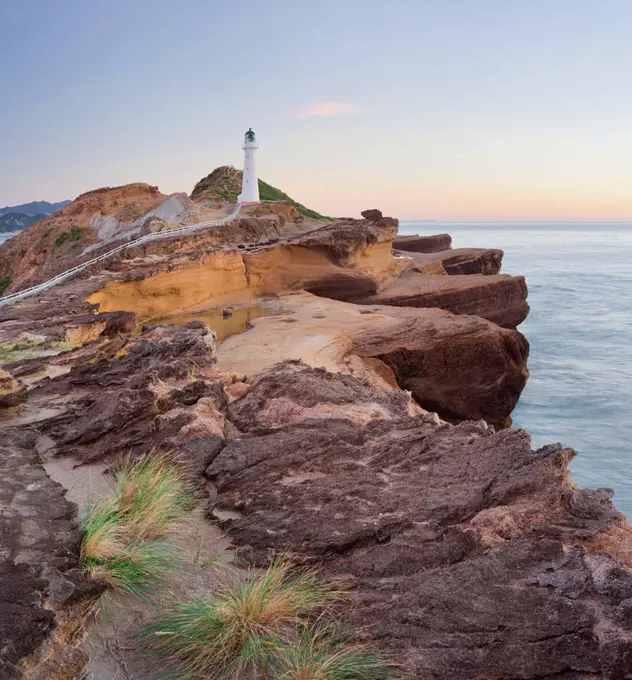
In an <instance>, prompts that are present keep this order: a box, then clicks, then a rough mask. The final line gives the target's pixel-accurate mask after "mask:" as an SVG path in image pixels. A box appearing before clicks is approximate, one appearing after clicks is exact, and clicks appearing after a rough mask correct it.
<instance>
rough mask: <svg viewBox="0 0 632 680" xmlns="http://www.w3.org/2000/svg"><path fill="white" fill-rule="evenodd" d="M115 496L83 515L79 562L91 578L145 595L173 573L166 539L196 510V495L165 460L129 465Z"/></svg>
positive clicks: (118, 477) (121, 474)
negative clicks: (169, 573) (156, 583)
mask: <svg viewBox="0 0 632 680" xmlns="http://www.w3.org/2000/svg"><path fill="white" fill-rule="evenodd" d="M112 492H113V493H112V496H111V497H108V498H106V499H103V500H101V501H98V502H97V503H94V504H93V505H91V506H90V507H89V508H88V510H87V512H86V513H85V517H84V518H83V521H82V523H81V528H82V529H83V531H84V535H83V539H82V542H81V550H80V562H81V564H82V566H83V567H84V568H86V569H87V570H88V572H89V574H90V576H91V577H92V578H94V579H98V580H101V581H104V582H105V583H106V584H107V585H108V586H110V587H112V588H114V589H116V590H121V591H125V592H129V593H133V594H136V595H142V594H143V593H145V592H146V591H147V589H148V588H149V587H150V586H151V584H152V583H154V582H155V581H157V580H160V579H161V578H163V577H164V575H165V574H166V573H167V572H168V571H170V570H171V569H172V568H173V567H174V564H175V562H176V557H177V556H176V554H175V551H174V550H173V548H172V547H171V545H170V543H169V541H168V540H167V538H168V535H169V534H170V532H171V531H172V530H173V528H174V527H175V525H176V524H177V522H178V521H179V520H180V519H181V518H182V517H183V515H184V514H185V513H186V512H188V511H189V510H190V509H192V506H193V502H194V493H193V492H192V491H191V489H190V487H189V485H188V483H187V482H186V479H185V476H184V474H183V472H182V471H180V470H179V469H178V468H176V467H175V466H174V465H172V464H171V463H169V462H168V460H167V459H166V458H165V457H155V458H145V459H141V460H131V459H130V460H128V461H127V462H125V463H124V464H123V466H122V467H121V468H120V469H119V470H118V471H117V472H116V474H115V476H114V480H113V484H112Z"/></svg>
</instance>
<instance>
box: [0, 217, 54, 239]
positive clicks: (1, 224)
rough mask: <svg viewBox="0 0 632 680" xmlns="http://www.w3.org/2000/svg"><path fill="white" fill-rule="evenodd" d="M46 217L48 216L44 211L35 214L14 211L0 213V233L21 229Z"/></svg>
mask: <svg viewBox="0 0 632 680" xmlns="http://www.w3.org/2000/svg"><path fill="white" fill-rule="evenodd" d="M46 217H48V215H45V214H44V213H38V214H37V215H24V214H21V213H16V212H10V213H4V214H0V234H6V233H8V232H12V231H22V230H23V229H26V228H27V227H30V226H31V225H32V224H35V222H39V221H40V220H43V219H45V218H46Z"/></svg>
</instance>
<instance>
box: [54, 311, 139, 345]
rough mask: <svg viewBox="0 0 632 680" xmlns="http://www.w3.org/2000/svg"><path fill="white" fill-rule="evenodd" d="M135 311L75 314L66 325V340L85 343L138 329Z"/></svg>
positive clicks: (73, 342)
mask: <svg viewBox="0 0 632 680" xmlns="http://www.w3.org/2000/svg"><path fill="white" fill-rule="evenodd" d="M136 323H137V322H136V314H134V312H103V313H102V314H85V315H82V316H74V317H72V318H71V319H69V320H67V323H66V325H65V336H64V339H65V340H66V342H70V343H72V344H83V343H85V342H89V341H90V340H96V339H97V338H99V337H101V336H102V335H103V336H106V337H111V336H114V335H117V334H119V333H123V334H127V333H132V332H133V331H134V330H136Z"/></svg>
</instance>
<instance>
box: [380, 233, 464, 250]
mask: <svg viewBox="0 0 632 680" xmlns="http://www.w3.org/2000/svg"><path fill="white" fill-rule="evenodd" d="M451 247H452V237H451V236H450V234H434V235H433V236H417V235H415V236H398V237H397V238H396V239H395V240H394V241H393V248H395V250H405V251H406V252H411V253H437V252H440V251H442V250H447V249H448V248H451Z"/></svg>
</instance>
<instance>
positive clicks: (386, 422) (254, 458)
mask: <svg viewBox="0 0 632 680" xmlns="http://www.w3.org/2000/svg"><path fill="white" fill-rule="evenodd" d="M279 370H280V376H283V380H284V381H285V382H286V384H287V381H288V380H295V381H296V389H293V388H289V390H288V391H287V392H284V394H287V395H291V396H289V397H288V398H289V399H291V400H293V399H296V400H297V407H298V408H297V412H300V411H301V410H303V409H304V407H305V405H307V404H309V405H311V406H310V407H311V408H313V407H314V405H315V404H317V403H320V404H323V403H324V402H330V401H331V400H332V399H335V400H336V401H337V407H338V415H339V419H337V420H336V419H332V420H329V421H328V423H327V426H326V427H323V424H322V422H318V421H314V420H312V421H310V420H303V419H302V418H301V417H299V418H298V419H296V418H293V417H289V418H287V419H286V422H285V424H281V423H278V425H277V426H276V427H274V428H273V429H270V420H269V412H270V410H271V408H272V407H271V406H270V402H271V400H274V399H275V398H277V397H276V396H275V395H277V394H278V390H279V387H278V384H277V386H276V387H275V383H274V380H273V378H272V376H271V373H272V371H270V372H269V374H268V377H267V378H266V379H262V380H257V381H254V382H253V383H252V385H251V390H250V393H249V394H248V396H247V397H246V399H247V400H248V406H247V407H246V406H245V405H244V407H243V408H244V411H243V412H242V414H241V415H240V412H239V409H238V408H237V407H235V408H236V411H235V416H236V417H237V420H238V422H239V423H240V425H241V427H242V428H243V429H245V430H246V432H245V434H244V435H243V436H242V437H240V438H238V439H235V440H234V441H232V442H230V443H229V444H228V445H227V446H226V447H225V448H224V449H223V450H222V451H221V452H220V453H219V455H218V456H217V457H216V458H215V460H214V461H213V463H212V464H211V465H210V466H209V468H208V470H207V475H208V476H209V477H210V479H211V480H212V481H213V482H214V484H215V485H216V487H217V490H218V496H217V500H216V502H215V508H217V509H221V510H230V511H231V512H234V513H238V514H239V516H240V519H239V520H238V521H235V520H231V521H224V522H220V523H221V524H222V526H224V527H225V528H227V529H229V530H230V534H231V538H232V540H233V541H234V542H235V544H236V545H237V546H242V547H243V551H244V552H243V554H244V556H250V557H251V558H252V559H253V560H254V561H255V563H257V564H263V563H265V562H266V560H267V559H268V557H269V552H268V551H269V550H271V549H272V550H290V551H292V552H293V553H294V554H296V555H299V556H301V557H302V559H303V560H304V561H305V562H307V563H316V564H319V565H320V566H321V568H322V569H323V571H324V572H325V574H326V575H328V576H330V577H333V578H336V577H338V578H342V579H343V583H345V584H346V586H347V587H348V589H349V591H350V594H351V596H350V598H349V600H348V602H347V604H346V606H344V607H343V608H342V611H341V616H342V617H343V623H344V625H345V627H346V628H347V629H348V630H354V631H356V636H357V637H358V639H360V640H361V641H363V642H368V643H370V644H372V645H376V646H378V647H379V648H381V650H382V651H383V652H385V653H388V654H390V655H391V656H392V657H393V658H394V659H396V660H397V661H398V662H399V663H401V664H402V665H403V666H404V667H405V668H406V669H407V670H408V671H410V673H411V676H412V677H417V678H429V679H431V680H471V679H472V678H475V677H478V678H481V677H486V678H516V679H517V678H553V677H555V678H558V677H560V678H561V677H565V678H571V677H577V678H579V677H586V678H587V677H589V676H590V677H593V678H603V679H604V680H605V679H606V678H626V677H627V674H629V669H630V666H629V659H630V654H631V652H632V640H630V636H629V632H628V630H627V620H628V616H627V613H626V612H627V609H626V607H627V606H628V605H627V603H628V602H629V593H630V592H631V589H632V575H631V574H630V573H629V572H628V571H627V570H626V569H625V568H623V567H624V565H622V564H621V563H618V562H617V561H616V560H615V559H614V558H612V557H611V556H608V555H604V554H603V553H592V554H591V553H587V552H586V550H585V549H584V548H583V547H582V541H583V540H584V538H585V537H586V536H595V535H598V534H600V533H607V532H608V531H610V529H611V528H614V527H616V528H617V530H619V531H621V530H623V531H624V533H625V535H626V540H628V541H629V540H630V539H631V532H630V528H629V527H628V526H627V524H626V523H625V520H623V518H622V517H621V516H620V515H618V514H617V513H616V512H615V511H614V510H613V508H612V506H611V504H610V502H609V501H608V500H607V497H606V496H601V500H599V499H598V497H595V496H593V497H592V498H593V501H595V503H596V505H594V506H593V512H592V516H591V517H590V518H586V517H584V516H582V515H583V513H580V514H579V515H578V514H574V511H573V510H572V507H571V506H569V504H568V502H567V501H568V498H569V496H570V495H571V494H572V493H573V492H574V491H576V490H575V489H573V486H572V484H571V482H570V478H569V475H568V470H567V466H568V463H569V461H570V460H571V458H572V457H573V455H574V452H572V451H571V450H569V449H565V448H563V447H562V446H560V445H554V446H547V447H544V448H543V449H540V450H538V451H532V449H531V446H530V438H529V436H528V435H527V434H526V433H525V432H523V431H520V430H505V431H503V432H500V433H494V431H493V429H490V428H486V427H485V426H484V424H482V423H462V424H460V425H458V426H450V425H437V424H436V423H435V422H434V421H432V420H431V419H430V418H428V416H416V417H410V416H407V415H406V414H405V413H404V412H402V413H400V416H399V417H397V418H381V419H375V420H373V421H372V422H370V423H368V424H358V423H356V422H354V420H353V415H352V414H353V407H354V400H355V397H354V396H353V392H354V389H353V381H354V379H353V378H349V377H347V378H345V383H346V385H345V388H344V389H338V390H336V389H333V390H332V385H331V382H332V380H333V378H331V377H330V376H326V374H325V373H324V372H320V373H319V372H316V371H314V370H313V369H307V368H305V369H304V370H303V371H301V370H297V371H295V372H294V375H293V376H292V373H291V372H288V369H287V367H283V366H282V367H280V368H279ZM303 373H305V374H306V375H303ZM319 381H322V385H320V386H318V383H319ZM346 389H348V390H349V397H346V394H347V392H346ZM356 389H357V391H358V392H360V393H362V392H363V390H366V388H365V387H363V385H362V384H361V383H360V382H359V381H358V382H357V383H356ZM334 395H335V396H334ZM384 398H386V397H384ZM345 400H346V403H345ZM298 402H300V403H301V404H302V405H303V406H299V404H298ZM257 407H258V408H259V411H258V412H257ZM347 414H349V416H350V417H348V416H347ZM580 493H586V492H581V491H580ZM591 502H592V501H591ZM580 505H582V504H581V503H579V504H575V506H574V507H579V506H580ZM606 631H607V632H606Z"/></svg>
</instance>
